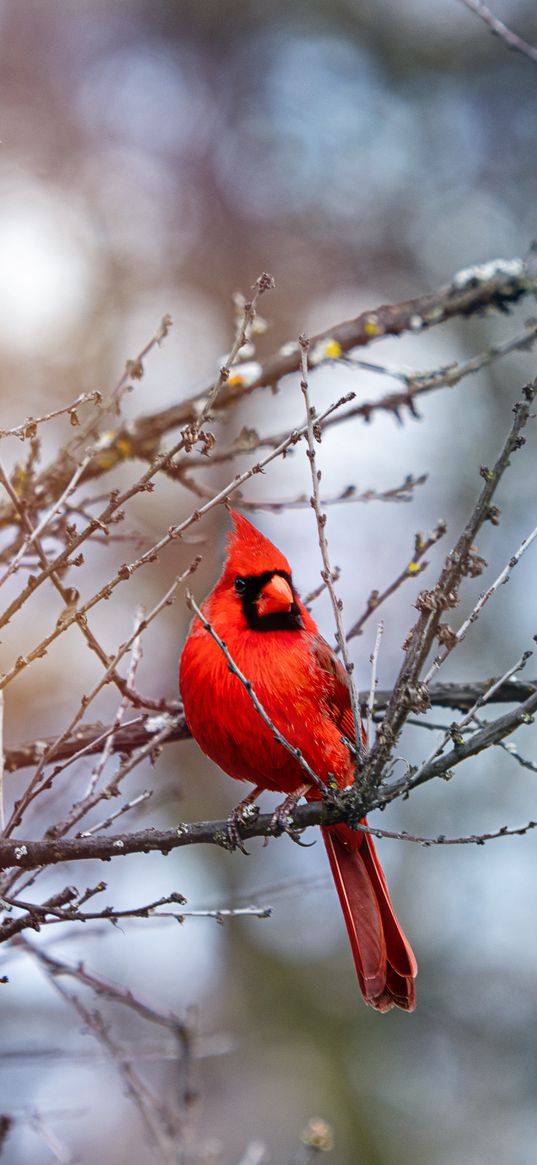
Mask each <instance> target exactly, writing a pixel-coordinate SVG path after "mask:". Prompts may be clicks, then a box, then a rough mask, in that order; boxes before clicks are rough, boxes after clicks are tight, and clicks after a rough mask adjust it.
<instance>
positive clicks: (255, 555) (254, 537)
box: [224, 510, 291, 577]
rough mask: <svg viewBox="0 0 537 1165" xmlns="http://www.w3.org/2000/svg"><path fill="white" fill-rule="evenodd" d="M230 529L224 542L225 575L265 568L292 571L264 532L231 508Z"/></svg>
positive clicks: (264, 571)
mask: <svg viewBox="0 0 537 1165" xmlns="http://www.w3.org/2000/svg"><path fill="white" fill-rule="evenodd" d="M230 516H231V521H232V522H233V529H232V530H231V531H230V534H229V537H228V543H227V557H226V563H225V567H224V575H225V576H227V575H228V574H229V575H233V577H235V575H245V576H248V575H258V574H265V573H266V572H267V571H270V572H271V573H273V572H274V571H285V572H286V573H287V574H291V567H290V566H289V563H288V561H287V559H286V558H285V556H284V555H283V554H282V553H281V551H280V550H278V549H277V547H276V546H274V545H273V543H272V542H270V540H269V539H268V538H265V535H264V534H261V532H260V531H259V530H257V529H256V527H255V526H252V523H251V522H249V521H248V518H245V517H243V515H242V514H238V513H237V511H236V510H231V511H230Z"/></svg>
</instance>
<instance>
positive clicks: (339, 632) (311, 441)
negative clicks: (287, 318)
mask: <svg viewBox="0 0 537 1165" xmlns="http://www.w3.org/2000/svg"><path fill="white" fill-rule="evenodd" d="M299 343H300V350H301V372H302V375H301V380H300V388H301V390H302V395H303V397H304V404H305V406H306V419H307V433H306V439H307V443H308V451H307V456H308V461H309V463H310V472H311V482H312V497H311V506H312V508H313V511H314V513H315V519H316V522H317V533H318V537H319V549H320V551H321V558H322V563H323V569H322V570H321V578H322V580H323V582H324V583H325V584H326V589H327V591H328V594H329V595H330V602H331V604H332V611H333V613H334V619H335V623H336V639H337V644H338V647H339V649H340V651H341V657H342V660H343V663H344V666H345V671H346V672H347V676H348V681H349V697H350V703H351V708H352V716H353V721H354V748H355V756H356V762H357V765H358V766H360V765H361V764H363V759H364V746H363V741H362V718H361V715H360V698H359V695H358V692H357V691H356V687H355V684H354V678H353V674H352V673H353V669H354V664H353V663H352V662H351V659H350V656H349V653H348V650H347V642H346V639H345V629H344V626H343V618H342V605H341V600H340V599H338V597H337V595H336V592H335V588H334V576H333V571H332V567H331V564H330V557H329V554H328V543H327V541H326V533H325V527H326V514H323V512H322V509H321V494H320V482H321V470H320V469H317V460H316V451H315V442H316V441H320V440H321V430H320V429H319V428H318V424H317V421H318V418H317V413H316V410H315V408H314V407H313V405H312V404H311V401H310V396H309V388H308V352H309V348H310V342H309V340H308V339H307V338H306V336H300V340H299Z"/></svg>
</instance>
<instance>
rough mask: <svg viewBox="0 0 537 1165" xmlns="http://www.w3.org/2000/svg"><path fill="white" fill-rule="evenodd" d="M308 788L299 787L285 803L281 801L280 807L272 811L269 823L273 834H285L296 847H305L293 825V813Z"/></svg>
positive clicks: (306, 786) (305, 786) (304, 786)
mask: <svg viewBox="0 0 537 1165" xmlns="http://www.w3.org/2000/svg"><path fill="white" fill-rule="evenodd" d="M309 788H310V786H309V785H301V786H300V788H299V789H295V791H294V793H290V794H289V796H288V797H286V798H285V801H282V803H281V805H278V807H277V808H276V809H275V810H274V813H273V814H272V819H271V823H270V824H271V828H272V831H273V833H287V834H288V836H289V837H290V838H291V839H292V840H293V841H296V843H297V845H302V846H305V845H306V842H303V841H300V831H299V830H298V829H296V828H295V826H294V825H293V813H294V810H295V809H296V807H297V805H298V802H299V801H300V798H301V797H303V796H304V793H306V792H307V791H308V789H309Z"/></svg>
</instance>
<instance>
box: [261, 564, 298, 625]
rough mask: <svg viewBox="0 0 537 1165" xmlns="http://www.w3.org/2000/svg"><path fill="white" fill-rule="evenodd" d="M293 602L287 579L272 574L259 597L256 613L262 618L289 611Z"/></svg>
mask: <svg viewBox="0 0 537 1165" xmlns="http://www.w3.org/2000/svg"><path fill="white" fill-rule="evenodd" d="M294 601H295V600H294V595H293V592H292V590H291V587H290V586H289V583H288V582H287V579H285V578H282V576H281V574H273V576H272V578H271V579H269V581H268V583H266V585H265V586H264V587H263V590H262V591H261V594H260V595H259V598H258V600H257V612H258V614H259V615H260V616H263V615H274V614H276V613H277V612H281V611H290V610H291V607H292V606H293V603H294Z"/></svg>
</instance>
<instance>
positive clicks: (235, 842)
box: [227, 786, 263, 854]
mask: <svg viewBox="0 0 537 1165" xmlns="http://www.w3.org/2000/svg"><path fill="white" fill-rule="evenodd" d="M262 791H263V790H262V789H260V788H259V787H258V786H256V788H255V789H252V792H251V793H248V796H247V797H243V799H242V801H239V804H238V805H236V806H235V808H234V809H232V811H231V813H230V815H229V817H228V819H227V832H228V837H229V843H230V847H231V849H240V851H241V853H243V854H247V853H248V850H247V849H246V846H245V845H244V842H243V840H242V837H241V834H240V827H241V825H253V824H254V822H255V821H256V820H257V818H258V817H259V806H258V805H255V804H254V802H255V801H257V798H258V797H259V796H260V794H261V793H262Z"/></svg>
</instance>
